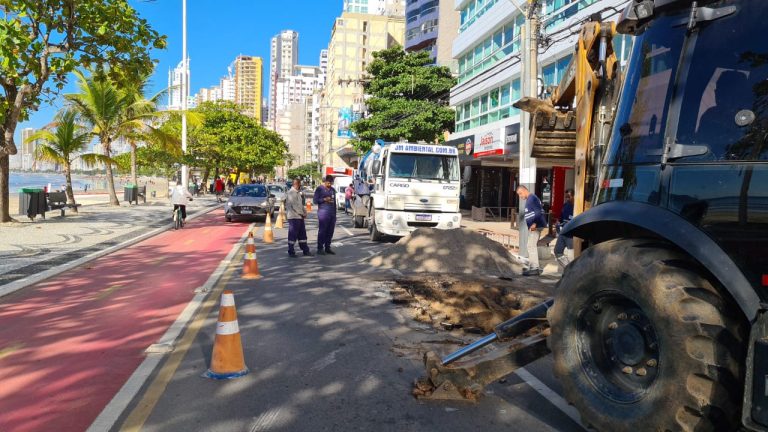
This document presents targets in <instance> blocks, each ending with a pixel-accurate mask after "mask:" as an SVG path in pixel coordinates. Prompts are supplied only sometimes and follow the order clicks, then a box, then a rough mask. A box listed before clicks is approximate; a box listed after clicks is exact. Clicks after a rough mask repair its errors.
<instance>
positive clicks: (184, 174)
mask: <svg viewBox="0 0 768 432" xmlns="http://www.w3.org/2000/svg"><path fill="white" fill-rule="evenodd" d="M181 27H182V29H181V51H182V54H181V61H182V64H183V65H184V73H183V75H182V77H181V153H182V154H183V155H186V154H187V91H188V90H187V89H188V88H189V82H188V79H189V62H188V61H187V0H181ZM181 184H182V185H184V187H185V188H187V187H189V167H188V166H187V164H186V163H184V164H183V165H182V166H181Z"/></svg>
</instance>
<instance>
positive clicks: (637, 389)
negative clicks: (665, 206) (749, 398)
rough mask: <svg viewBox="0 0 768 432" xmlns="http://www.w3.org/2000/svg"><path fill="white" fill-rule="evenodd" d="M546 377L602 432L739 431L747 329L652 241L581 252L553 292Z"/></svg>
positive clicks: (701, 273)
mask: <svg viewBox="0 0 768 432" xmlns="http://www.w3.org/2000/svg"><path fill="white" fill-rule="evenodd" d="M556 292H557V294H556V299H555V304H554V306H553V307H552V309H550V311H549V315H548V319H549V322H550V326H551V336H550V337H549V341H548V342H549V348H550V350H551V351H552V353H553V358H554V372H555V376H557V377H558V379H559V380H560V382H561V383H562V385H563V391H564V395H565V398H566V399H567V400H568V402H569V403H571V404H573V405H574V406H575V407H576V408H577V409H578V411H579V413H580V414H581V416H582V421H583V423H584V424H585V425H586V426H588V427H591V428H593V429H595V430H597V431H601V432H622V431H631V432H635V431H640V430H642V431H690V432H693V431H697V432H698V431H718V432H721V431H731V430H736V429H737V428H738V427H739V424H740V422H739V418H740V414H741V412H740V410H741V398H742V392H743V381H744V366H743V365H744V357H745V348H746V342H745V341H746V333H747V331H746V326H745V319H744V318H743V315H741V313H740V312H739V310H737V309H736V308H735V307H733V305H732V304H731V303H730V301H729V300H728V299H727V298H726V297H724V296H723V292H724V291H722V289H721V288H720V287H719V285H718V284H716V283H713V282H712V281H710V280H709V279H708V276H707V272H706V270H704V269H703V268H701V267H700V266H699V265H698V264H697V263H696V262H694V261H693V260H692V259H690V258H689V257H688V256H687V255H686V254H684V253H683V252H681V251H679V250H678V249H676V248H675V247H674V246H672V245H670V244H668V243H665V242H663V241H659V240H626V239H619V240H612V241H608V242H605V243H600V244H597V245H595V246H592V247H590V248H588V249H587V250H586V251H585V252H584V253H583V254H582V256H581V257H579V258H578V259H577V260H575V261H574V262H573V263H571V264H570V265H569V266H568V267H567V268H566V269H565V273H564V274H563V277H562V279H561V280H560V282H559V283H558V286H557V291H556Z"/></svg>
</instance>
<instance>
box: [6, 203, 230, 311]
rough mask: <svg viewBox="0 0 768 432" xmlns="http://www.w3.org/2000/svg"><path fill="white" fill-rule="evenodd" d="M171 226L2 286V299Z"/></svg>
mask: <svg viewBox="0 0 768 432" xmlns="http://www.w3.org/2000/svg"><path fill="white" fill-rule="evenodd" d="M218 207H219V206H218V205H215V206H212V207H210V208H207V209H203V210H201V211H198V212H196V213H195V214H191V215H189V216H188V217H187V220H192V219H195V218H197V217H199V216H202V215H205V214H208V213H210V212H212V211H214V210H216V209H217V208H218ZM171 225H172V224H171V223H169V224H168V225H167V226H162V227H160V228H156V229H154V230H152V231H150V232H148V233H144V234H142V235H140V236H138V237H135V238H132V239H130V240H126V241H124V242H122V243H120V244H116V245H114V246H110V247H108V248H106V249H103V250H100V251H96V252H93V253H92V254H90V255H86V256H84V257H82V258H78V259H76V260H74V261H70V262H68V263H66V264H62V265H60V266H57V267H54V268H51V269H48V270H46V271H44V272H41V273H38V274H36V275H32V276H27V277H25V278H23V279H19V280H17V281H13V282H11V283H9V284H6V285H3V286H0V297H4V296H7V295H9V294H13V293H15V292H16V291H19V290H21V289H24V288H26V287H28V286H30V285H33V284H36V283H38V282H40V281H43V280H45V279H48V278H51V277H54V276H57V275H59V274H61V273H64V272H65V271H67V270H70V269H73V268H75V267H78V266H81V265H83V264H85V263H87V262H90V261H93V260H95V259H97V258H101V257H103V256H104V255H109V254H111V253H112V252H116V251H118V250H120V249H123V248H126V247H128V246H131V245H134V244H136V243H139V242H141V241H144V240H146V239H148V238H150V237H154V236H156V235H158V234H160V233H161V232H163V231H167V230H169V229H170V228H171Z"/></svg>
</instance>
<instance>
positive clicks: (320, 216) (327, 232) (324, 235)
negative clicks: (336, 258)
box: [312, 176, 336, 255]
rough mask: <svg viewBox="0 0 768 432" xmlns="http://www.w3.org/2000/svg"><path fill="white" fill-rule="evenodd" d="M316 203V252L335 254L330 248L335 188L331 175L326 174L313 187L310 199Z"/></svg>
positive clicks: (333, 222) (334, 224)
mask: <svg viewBox="0 0 768 432" xmlns="http://www.w3.org/2000/svg"><path fill="white" fill-rule="evenodd" d="M312 201H313V202H314V203H315V205H317V221H318V223H319V225H320V227H319V230H318V232H317V254H318V255H326V254H328V255H336V253H335V252H333V251H332V250H331V240H332V239H333V230H334V229H335V228H336V189H334V188H333V176H327V177H326V178H325V181H324V182H323V184H321V185H320V186H318V187H317V189H315V196H314V199H313V200H312Z"/></svg>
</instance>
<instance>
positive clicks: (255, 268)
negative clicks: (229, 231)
mask: <svg viewBox="0 0 768 432" xmlns="http://www.w3.org/2000/svg"><path fill="white" fill-rule="evenodd" d="M245 247H246V248H247V247H248V245H246V246H245ZM253 248H254V251H253V252H246V253H245V260H244V261H243V275H242V277H243V279H260V278H261V273H259V262H258V261H257V260H256V245H253Z"/></svg>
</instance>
